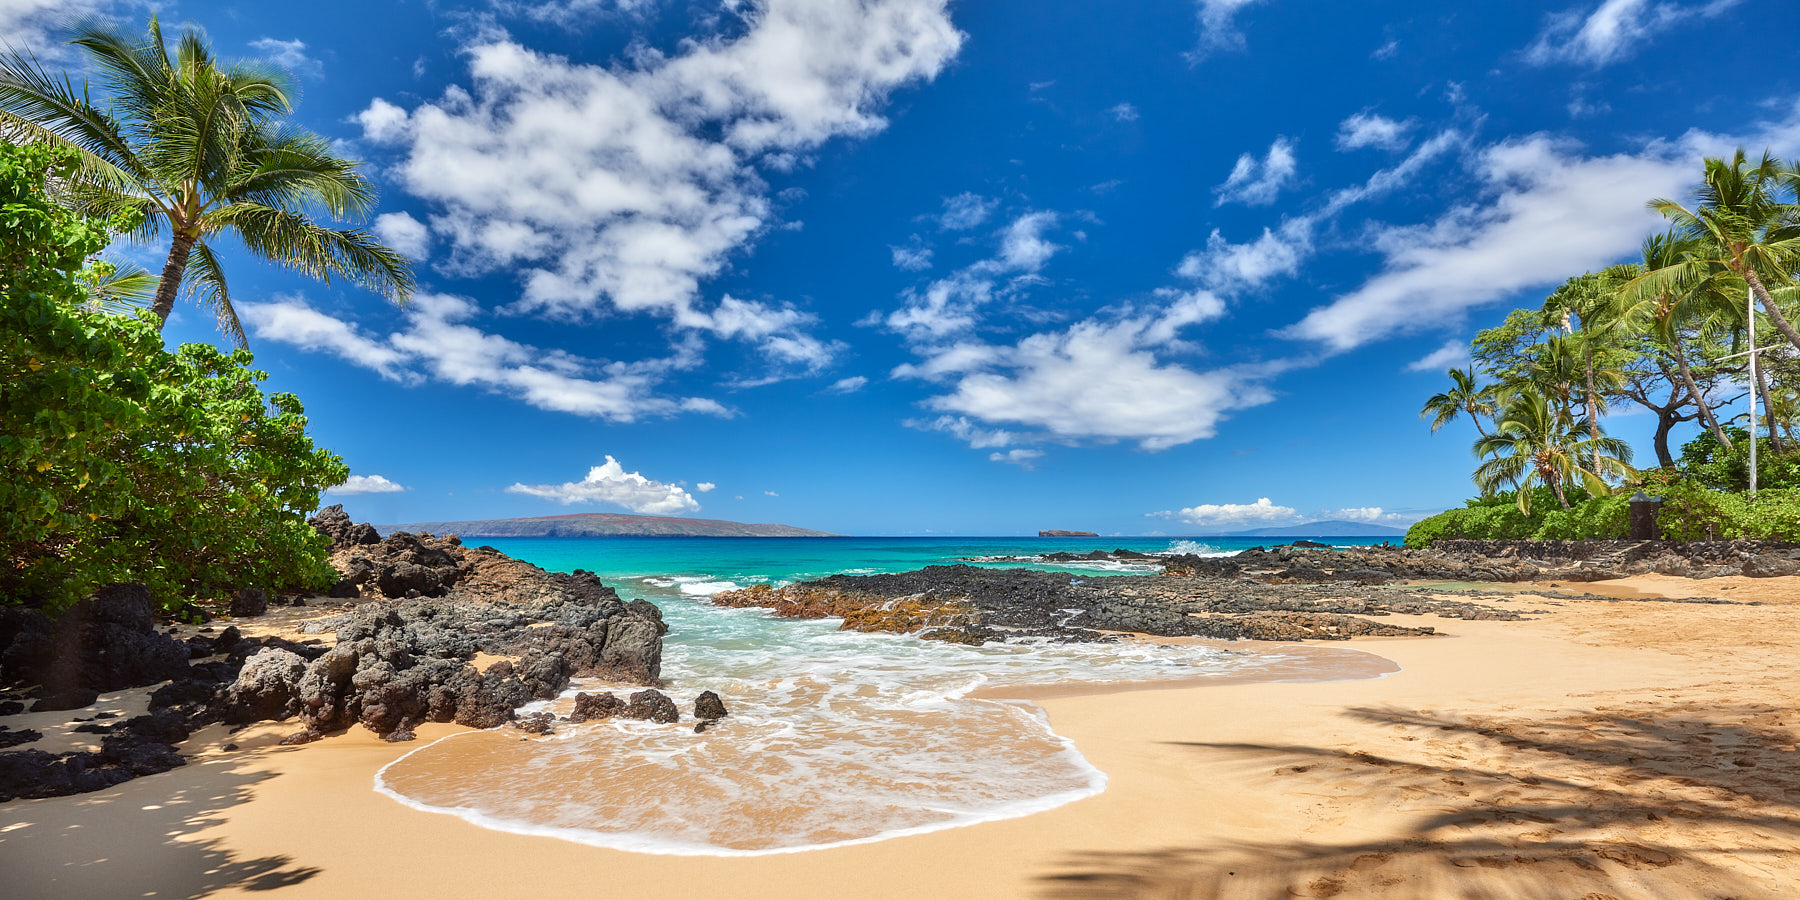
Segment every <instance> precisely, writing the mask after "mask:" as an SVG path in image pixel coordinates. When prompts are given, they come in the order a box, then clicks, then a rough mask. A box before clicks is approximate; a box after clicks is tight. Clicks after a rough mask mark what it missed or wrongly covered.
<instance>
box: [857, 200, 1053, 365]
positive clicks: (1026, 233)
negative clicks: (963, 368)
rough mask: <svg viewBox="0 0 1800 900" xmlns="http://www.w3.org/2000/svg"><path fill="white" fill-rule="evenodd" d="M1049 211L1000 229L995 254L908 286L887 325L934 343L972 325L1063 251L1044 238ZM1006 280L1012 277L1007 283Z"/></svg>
mask: <svg viewBox="0 0 1800 900" xmlns="http://www.w3.org/2000/svg"><path fill="white" fill-rule="evenodd" d="M1056 222H1057V215H1056V213H1053V212H1043V211H1039V212H1028V213H1025V214H1023V215H1020V216H1019V217H1018V218H1016V219H1014V220H1013V221H1012V222H1011V224H1009V225H1007V226H1006V227H1005V228H1003V229H1001V230H1000V231H999V233H998V234H997V235H996V236H997V237H998V238H999V244H1000V245H999V247H998V249H997V252H996V253H995V254H994V255H993V256H992V257H989V258H987V259H983V260H980V261H978V262H975V263H973V264H971V265H969V266H965V267H964V268H962V269H958V270H957V271H955V272H952V273H950V274H949V275H946V276H944V277H943V278H940V279H938V280H936V281H933V282H931V283H930V284H929V285H927V286H926V287H925V288H924V289H923V290H908V291H907V292H906V293H905V294H904V295H902V296H903V298H904V300H905V302H904V303H903V304H902V305H901V307H900V308H899V309H897V310H894V311H893V312H891V313H889V314H888V315H887V317H886V318H885V319H881V320H879V321H882V322H884V323H885V324H886V325H887V326H888V327H889V328H892V329H893V330H895V331H898V332H900V333H901V334H904V335H906V336H907V337H908V338H910V339H912V340H914V341H934V340H941V339H943V338H944V337H946V336H948V335H951V334H956V333H960V332H966V331H968V330H969V329H970V328H973V327H974V326H975V324H976V323H977V322H978V321H979V318H980V314H979V310H980V308H981V307H983V306H985V305H987V304H988V303H989V302H990V301H992V300H993V299H994V298H995V297H996V296H1002V295H1005V294H1007V293H1008V292H1009V291H1011V290H1012V289H1014V288H1015V287H1023V286H1024V285H1028V284H1031V283H1035V281H1036V276H1037V273H1038V271H1039V270H1041V269H1042V268H1043V267H1044V265H1045V264H1046V263H1048V262H1049V261H1050V258H1051V257H1053V256H1055V255H1056V253H1057V252H1058V251H1060V250H1061V249H1062V245H1060V244H1055V243H1052V242H1051V241H1050V240H1049V239H1048V238H1046V237H1044V232H1046V231H1047V230H1049V229H1050V228H1052V227H1054V226H1055V225H1056ZM1007 279H1010V281H1007Z"/></svg>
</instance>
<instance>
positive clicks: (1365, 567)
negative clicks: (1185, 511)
mask: <svg viewBox="0 0 1800 900" xmlns="http://www.w3.org/2000/svg"><path fill="white" fill-rule="evenodd" d="M1164 564H1165V569H1164V571H1165V572H1166V573H1167V574H1170V575H1205V576H1211V577H1214V578H1253V579H1256V580H1258V581H1264V582H1269V583H1289V584H1325V583H1332V582H1343V581H1348V582H1352V583H1357V584H1379V583H1383V582H1384V581H1388V580H1395V579H1414V580H1441V581H1475V582H1523V581H1568V582H1586V581H1604V580H1607V579H1612V578H1628V577H1631V576H1633V575H1645V574H1650V573H1655V574H1660V575H1679V576H1683V577H1688V578H1714V577H1719V576H1723V575H1748V576H1751V577H1755V578H1766V577H1770V576H1776V575H1800V543H1793V542H1787V541H1691V542H1679V541H1438V542H1437V543H1436V544H1434V545H1433V546H1432V547H1431V548H1430V549H1428V550H1417V549H1409V548H1404V547H1389V546H1375V547H1344V548H1338V549H1332V548H1319V547H1310V546H1300V545H1299V544H1296V545H1294V546H1287V547H1268V548H1264V547H1253V548H1251V549H1249V550H1245V551H1243V552H1242V553H1239V554H1237V555H1235V556H1225V557H1198V556H1170V557H1165V558H1164Z"/></svg>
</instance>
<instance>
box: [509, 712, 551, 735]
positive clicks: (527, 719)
mask: <svg viewBox="0 0 1800 900" xmlns="http://www.w3.org/2000/svg"><path fill="white" fill-rule="evenodd" d="M555 721H556V716H555V714H553V713H547V712H535V713H529V714H527V715H523V716H520V717H519V718H518V719H515V720H514V721H513V727H514V728H517V729H519V730H520V731H523V732H525V733H526V734H555V733H556V729H554V728H552V727H550V726H551V723H553V722H555Z"/></svg>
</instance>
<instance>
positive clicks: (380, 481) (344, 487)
mask: <svg viewBox="0 0 1800 900" xmlns="http://www.w3.org/2000/svg"><path fill="white" fill-rule="evenodd" d="M404 490H406V488H405V487H404V486H402V485H398V484H395V483H394V482H392V481H389V480H387V479H386V478H384V477H382V476H380V475H352V476H350V478H349V480H347V481H345V482H344V483H343V484H340V485H338V486H337V487H334V488H332V489H330V490H328V491H326V492H325V493H327V494H332V495H334V496H340V497H348V496H350V495H352V494H397V493H399V492H401V491H404Z"/></svg>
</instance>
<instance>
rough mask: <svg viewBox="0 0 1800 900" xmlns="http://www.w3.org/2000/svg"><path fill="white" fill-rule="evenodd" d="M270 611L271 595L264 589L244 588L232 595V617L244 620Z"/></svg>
mask: <svg viewBox="0 0 1800 900" xmlns="http://www.w3.org/2000/svg"><path fill="white" fill-rule="evenodd" d="M268 611H269V594H268V592H267V591H264V590H263V589H262V588H244V589H243V590H240V591H238V592H237V593H235V594H232V595H231V616H232V618H234V619H242V618H245V617H246V616H260V615H262V614H263V613H266V612H268Z"/></svg>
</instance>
